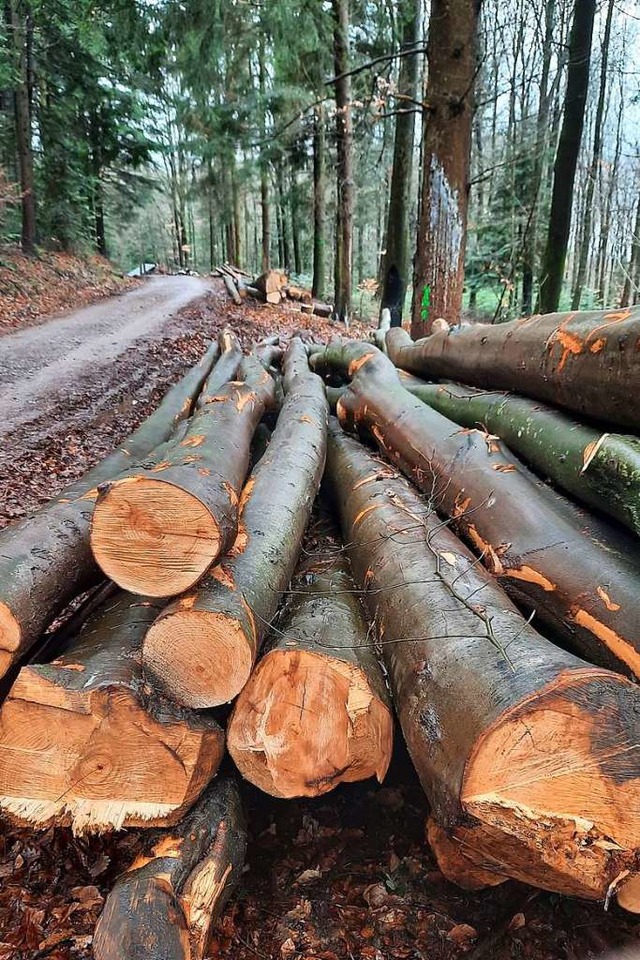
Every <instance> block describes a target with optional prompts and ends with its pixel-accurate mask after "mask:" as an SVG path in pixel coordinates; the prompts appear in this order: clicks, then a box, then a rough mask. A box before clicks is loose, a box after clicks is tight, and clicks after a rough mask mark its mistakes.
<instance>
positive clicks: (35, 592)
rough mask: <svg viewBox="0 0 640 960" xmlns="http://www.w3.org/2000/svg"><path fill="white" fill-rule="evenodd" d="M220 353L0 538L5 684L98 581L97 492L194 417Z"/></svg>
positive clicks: (212, 350)
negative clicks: (93, 534) (94, 544)
mask: <svg viewBox="0 0 640 960" xmlns="http://www.w3.org/2000/svg"><path fill="white" fill-rule="evenodd" d="M218 352H219V351H218V345H217V344H212V345H211V346H210V347H209V349H208V350H207V352H206V354H205V355H204V357H203V358H202V360H201V361H200V363H198V364H197V366H195V367H194V368H193V369H192V370H191V371H189V373H188V374H187V375H186V376H185V377H183V379H182V380H180V381H179V382H178V383H177V384H175V386H173V387H172V388H171V389H170V390H169V391H168V393H167V394H166V396H165V398H164V399H163V401H162V403H161V404H160V406H159V407H158V408H157V410H156V411H155V412H154V413H152V414H151V416H150V417H148V419H147V420H145V421H144V422H143V424H142V425H141V426H140V427H139V428H138V429H137V430H136V431H135V432H134V433H132V434H131V436H130V437H128V438H127V439H126V440H125V441H124V443H123V444H122V445H121V446H120V447H119V448H118V449H117V450H115V451H114V453H112V454H111V455H110V456H109V457H107V458H106V459H105V460H103V461H102V463H99V464H98V465H97V466H96V467H94V468H93V469H92V470H90V471H89V472H88V473H87V474H85V476H84V477H82V478H81V479H80V480H78V481H77V482H76V483H74V484H72V485H71V486H70V487H67V488H66V489H64V490H63V491H62V493H61V494H59V496H57V497H56V498H55V499H53V500H52V501H51V502H50V503H48V504H47V505H46V506H45V507H43V508H42V509H41V510H39V511H38V512H37V513H36V514H35V515H34V516H33V517H30V518H29V519H28V520H23V521H22V522H21V523H16V524H13V525H12V526H10V527H8V528H7V529H6V530H4V531H3V532H2V533H0V677H1V676H4V674H5V673H6V672H7V670H9V669H10V668H11V667H12V666H13V665H15V664H17V663H18V662H19V660H20V659H21V658H22V657H23V656H24V655H25V654H26V653H27V652H28V651H29V650H30V648H31V647H32V646H33V644H34V643H35V642H36V641H37V640H38V639H39V637H40V636H41V635H42V633H43V631H44V629H45V628H46V627H47V626H48V624H49V623H51V621H52V620H53V619H54V618H55V616H56V615H57V614H58V613H59V612H60V611H61V610H62V609H63V607H65V606H66V604H67V603H69V601H70V600H71V599H72V598H73V597H75V596H76V595H77V594H79V593H82V591H83V590H86V589H88V588H89V587H90V586H92V584H93V583H96V582H98V581H99V579H100V576H101V575H100V571H99V569H98V566H97V564H96V563H95V561H94V559H93V554H92V553H91V547H90V544H89V531H90V525H91V514H92V512H93V505H94V501H95V498H96V496H97V490H96V487H97V486H98V485H99V484H100V483H104V482H105V481H107V480H110V479H111V478H112V477H116V476H118V474H120V473H122V472H123V471H125V470H127V469H129V468H130V467H131V465H132V464H133V463H136V462H137V461H139V460H141V459H143V458H144V457H145V456H147V454H148V453H149V452H150V451H151V450H153V448H154V447H157V446H158V445H159V444H161V443H163V442H165V441H166V440H167V439H168V438H169V437H170V436H171V434H172V433H173V432H174V430H175V428H176V426H177V425H178V424H179V423H181V422H182V421H183V420H185V419H186V418H187V417H188V416H189V414H190V413H191V410H192V407H193V404H194V401H195V398H196V397H197V396H198V394H199V393H200V390H201V389H202V385H203V383H204V381H205V380H206V378H207V376H208V375H209V373H210V371H211V368H212V366H213V364H214V363H215V361H216V359H217V357H218Z"/></svg>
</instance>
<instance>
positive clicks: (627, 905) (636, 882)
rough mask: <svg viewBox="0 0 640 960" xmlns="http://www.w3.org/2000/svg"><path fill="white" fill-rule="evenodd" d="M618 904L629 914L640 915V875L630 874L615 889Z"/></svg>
mask: <svg viewBox="0 0 640 960" xmlns="http://www.w3.org/2000/svg"><path fill="white" fill-rule="evenodd" d="M615 896H616V899H617V901H618V904H619V905H620V906H621V907H622V908H623V909H624V910H628V911H629V913H640V874H638V873H635V874H630V875H628V876H626V877H624V879H622V880H621V881H620V883H619V884H618V885H617V886H616V888H615Z"/></svg>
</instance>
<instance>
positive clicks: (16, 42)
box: [9, 0, 36, 254]
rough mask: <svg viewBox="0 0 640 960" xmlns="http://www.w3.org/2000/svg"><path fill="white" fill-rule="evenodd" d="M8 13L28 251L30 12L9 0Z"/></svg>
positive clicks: (32, 232)
mask: <svg viewBox="0 0 640 960" xmlns="http://www.w3.org/2000/svg"><path fill="white" fill-rule="evenodd" d="M9 15H10V18H11V32H12V33H13V54H14V66H15V73H16V86H15V93H14V110H15V124H16V146H17V148H18V166H19V169H20V189H21V202H22V239H21V243H22V250H23V252H24V253H27V254H31V253H33V252H34V250H35V245H36V200H35V188H34V173H33V149H32V146H31V104H30V97H29V76H28V67H27V37H26V22H27V20H28V19H29V17H30V16H31V12H30V10H29V6H28V4H27V3H25V2H24V0H10V2H9Z"/></svg>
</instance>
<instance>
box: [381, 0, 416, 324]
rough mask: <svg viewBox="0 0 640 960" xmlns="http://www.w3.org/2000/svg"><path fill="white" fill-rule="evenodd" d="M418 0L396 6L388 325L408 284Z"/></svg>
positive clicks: (398, 313)
mask: <svg viewBox="0 0 640 960" xmlns="http://www.w3.org/2000/svg"><path fill="white" fill-rule="evenodd" d="M421 13H422V0H402V2H401V3H400V5H399V8H398V14H399V19H400V20H401V29H402V43H401V47H400V53H401V55H402V57H401V60H400V71H399V74H398V96H397V118H396V130H395V140H394V148H393V168H392V171H391V187H390V191H389V210H388V215H387V233H386V240H385V253H384V257H383V261H382V297H381V299H380V308H381V310H383V309H385V308H387V309H388V310H389V311H390V312H391V325H392V326H398V327H399V326H400V325H401V323H402V308H403V306H404V298H405V294H406V290H407V285H408V275H409V269H410V261H409V207H410V191H411V176H412V173H413V137H414V127H415V123H414V119H415V101H416V98H417V93H418V55H417V53H413V54H411V53H410V51H411V50H415V48H416V46H417V43H418V39H419V35H420V16H421Z"/></svg>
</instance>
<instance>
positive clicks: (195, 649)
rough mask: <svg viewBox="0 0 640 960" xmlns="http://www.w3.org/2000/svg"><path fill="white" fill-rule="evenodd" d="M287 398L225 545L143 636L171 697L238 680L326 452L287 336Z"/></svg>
mask: <svg viewBox="0 0 640 960" xmlns="http://www.w3.org/2000/svg"><path fill="white" fill-rule="evenodd" d="M284 388H285V394H286V398H285V401H284V404H283V406H282V409H281V411H280V415H279V417H278V422H277V425H276V428H275V430H274V431H273V434H272V435H271V441H270V443H269V446H268V447H267V450H266V452H265V453H264V455H263V456H262V458H261V460H260V461H259V463H258V464H257V466H256V468H255V470H254V471H253V472H252V474H251V476H250V477H249V480H248V481H247V484H246V486H245V488H244V490H243V492H242V501H241V508H240V524H239V532H238V537H237V539H236V542H235V544H234V547H233V549H232V550H231V551H230V553H229V554H228V556H227V557H225V558H224V559H223V561H222V562H221V563H220V565H219V566H217V567H214V568H212V569H211V571H210V572H209V574H208V575H207V577H205V579H204V580H203V581H202V583H200V584H199V585H198V587H197V588H196V590H194V591H192V592H190V593H188V594H187V595H186V596H184V597H182V598H180V599H179V600H176V601H175V602H174V603H172V604H170V606H169V607H167V608H166V609H165V610H164V611H163V613H162V614H161V615H160V617H159V618H158V620H157V621H156V622H155V623H154V625H153V627H152V628H151V629H150V630H149V633H148V634H147V637H146V639H145V643H144V663H145V667H146V668H147V670H148V671H149V672H150V673H152V674H154V675H155V676H157V677H158V678H160V679H161V681H162V683H163V684H165V685H166V687H167V688H168V689H169V691H170V692H171V694H172V696H174V697H175V699H176V700H177V701H178V702H179V703H184V704H186V705H187V706H192V707H211V706H216V705H217V704H221V703H226V702H227V701H229V700H232V699H233V698H234V697H235V696H237V694H238V693H239V692H240V690H241V689H242V688H243V686H244V685H245V683H246V682H247V680H248V678H249V674H250V672H251V669H252V667H253V664H254V663H255V660H256V656H257V654H258V650H259V648H260V644H261V642H262V638H263V636H264V634H265V632H266V631H267V630H268V627H269V624H270V621H271V619H272V618H273V616H274V615H275V613H276V610H277V608H278V603H279V601H280V597H281V596H282V593H283V591H284V590H285V589H286V587H287V585H288V583H289V580H290V579H291V576H292V574H293V571H294V569H295V564H296V561H297V559H298V553H299V549H300V543H301V541H302V536H303V534H304V530H305V527H306V525H307V522H308V520H309V516H310V514H311V507H312V504H313V500H314V498H315V495H316V492H317V490H318V486H319V483H320V478H321V476H322V470H323V466H324V460H325V453H326V429H327V401H326V398H325V395H324V387H323V386H322V382H321V381H320V379H319V378H318V377H316V376H315V374H312V373H311V372H310V370H309V366H308V363H307V358H306V354H305V351H304V347H303V345H302V343H301V342H300V341H299V340H292V342H291V344H290V346H289V349H288V350H287V353H286V355H285V359H284Z"/></svg>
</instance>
